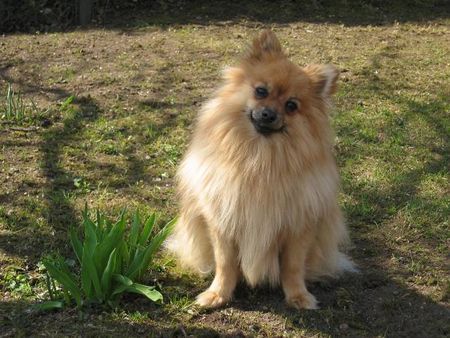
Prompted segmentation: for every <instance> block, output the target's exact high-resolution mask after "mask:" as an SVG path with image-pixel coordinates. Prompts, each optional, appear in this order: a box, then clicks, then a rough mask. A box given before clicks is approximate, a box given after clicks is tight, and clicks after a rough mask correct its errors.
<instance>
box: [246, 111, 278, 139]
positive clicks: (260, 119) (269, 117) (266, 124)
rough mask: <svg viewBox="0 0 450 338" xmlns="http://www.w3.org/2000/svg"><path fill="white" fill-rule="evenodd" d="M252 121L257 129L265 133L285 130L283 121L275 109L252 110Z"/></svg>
mask: <svg viewBox="0 0 450 338" xmlns="http://www.w3.org/2000/svg"><path fill="white" fill-rule="evenodd" d="M249 115H250V121H251V122H252V124H253V126H254V127H255V129H256V131H257V132H258V133H260V134H263V135H270V134H272V133H276V132H280V131H282V130H283V128H284V125H283V121H282V119H281V117H280V114H278V113H277V112H276V111H275V110H273V109H270V108H262V109H258V110H252V111H251V112H250V114H249Z"/></svg>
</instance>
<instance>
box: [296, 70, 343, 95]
mask: <svg viewBox="0 0 450 338" xmlns="http://www.w3.org/2000/svg"><path fill="white" fill-rule="evenodd" d="M304 70H305V72H306V73H307V74H308V76H309V78H310V79H311V84H312V89H313V91H314V93H315V94H316V95H318V96H319V97H321V98H322V99H325V100H326V99H329V98H330V97H331V95H333V94H334V93H335V92H336V89H337V85H336V82H337V79H338V77H339V70H338V69H337V68H336V67H335V66H333V65H309V66H306V67H305V68H304Z"/></svg>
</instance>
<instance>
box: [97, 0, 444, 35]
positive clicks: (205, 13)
mask: <svg viewBox="0 0 450 338" xmlns="http://www.w3.org/2000/svg"><path fill="white" fill-rule="evenodd" d="M449 17H450V6H449V4H448V3H446V2H445V1H440V0H435V1H427V2H423V1H416V0H407V1H400V0H395V1H377V0H373V1H360V0H339V1H332V0H319V1H301V0H298V1H276V2H274V1H231V2H230V1H224V0H219V1H196V2H195V4H193V3H190V2H188V1H180V2H173V3H171V2H165V3H159V4H154V3H152V4H145V3H142V4H137V5H136V7H135V8H133V9H130V10H128V11H127V10H124V11H121V12H120V15H119V13H116V12H114V11H111V12H109V13H108V14H107V15H106V16H105V21H104V24H105V26H106V27H109V28H123V29H126V28H137V27H143V26H159V27H162V28H167V27H169V26H172V25H187V24H194V25H201V26H206V25H218V26H227V25H230V24H236V23H239V24H241V25H248V26H249V27H254V26H255V25H258V24H266V25H285V24H290V23H295V22H309V23H331V24H343V25H346V26H366V25H380V26H382V25H391V24H394V23H397V22H399V23H402V22H426V21H429V20H438V19H446V18H449Z"/></svg>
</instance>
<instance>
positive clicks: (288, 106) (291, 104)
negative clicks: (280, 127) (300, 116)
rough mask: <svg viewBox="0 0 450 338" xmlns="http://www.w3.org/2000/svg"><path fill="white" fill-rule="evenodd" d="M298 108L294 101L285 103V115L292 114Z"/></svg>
mask: <svg viewBox="0 0 450 338" xmlns="http://www.w3.org/2000/svg"><path fill="white" fill-rule="evenodd" d="M297 108H298V106H297V103H295V102H294V101H287V102H286V113H293V112H294V111H296V110H297Z"/></svg>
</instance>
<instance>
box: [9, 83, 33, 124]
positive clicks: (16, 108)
mask: <svg viewBox="0 0 450 338" xmlns="http://www.w3.org/2000/svg"><path fill="white" fill-rule="evenodd" d="M2 101H4V102H2V103H0V113H1V118H2V119H4V120H7V121H23V120H24V119H25V118H26V117H27V116H30V115H31V114H32V113H34V112H36V111H37V110H38V109H37V107H36V105H35V104H34V102H33V101H31V104H30V105H27V104H26V103H25V101H24V100H23V98H22V94H21V93H20V91H19V92H15V91H14V90H13V88H12V85H11V84H10V83H9V84H8V87H7V89H6V95H5V97H4V100H2Z"/></svg>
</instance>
